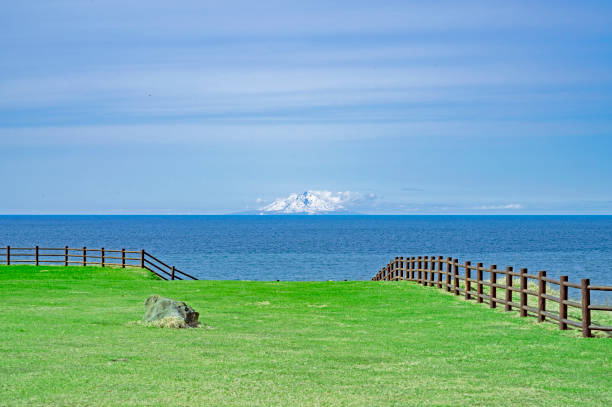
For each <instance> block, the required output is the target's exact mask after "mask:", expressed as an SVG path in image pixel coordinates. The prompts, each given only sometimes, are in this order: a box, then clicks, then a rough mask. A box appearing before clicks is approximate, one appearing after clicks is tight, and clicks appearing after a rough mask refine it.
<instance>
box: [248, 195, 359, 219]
mask: <svg viewBox="0 0 612 407" xmlns="http://www.w3.org/2000/svg"><path fill="white" fill-rule="evenodd" d="M350 194H351V193H350V192H348V191H347V192H336V193H334V192H330V191H310V190H309V191H305V192H303V193H301V194H296V193H294V194H291V195H289V196H288V197H286V198H278V199H276V200H274V202H272V203H270V204H268V205H266V206H264V207H262V208H260V209H258V210H253V211H245V212H240V213H238V214H239V215H358V213H357V212H353V211H349V210H348V209H347V208H346V207H345V203H346V202H348V201H349V200H350Z"/></svg>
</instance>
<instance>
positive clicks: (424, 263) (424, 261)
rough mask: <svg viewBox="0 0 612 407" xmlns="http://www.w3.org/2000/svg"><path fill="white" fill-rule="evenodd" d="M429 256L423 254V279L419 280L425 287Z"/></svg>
mask: <svg viewBox="0 0 612 407" xmlns="http://www.w3.org/2000/svg"><path fill="white" fill-rule="evenodd" d="M428 270H429V256H423V281H422V282H421V283H422V284H423V285H424V286H425V287H427V280H428V279H429V271H428Z"/></svg>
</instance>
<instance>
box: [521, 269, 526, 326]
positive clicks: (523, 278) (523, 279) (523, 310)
mask: <svg viewBox="0 0 612 407" xmlns="http://www.w3.org/2000/svg"><path fill="white" fill-rule="evenodd" d="M525 274H527V269H526V268H522V269H521V277H520V278H521V286H520V287H521V291H520V293H521V296H520V297H521V309H520V316H521V317H526V316H527V293H526V291H527V277H526V276H525Z"/></svg>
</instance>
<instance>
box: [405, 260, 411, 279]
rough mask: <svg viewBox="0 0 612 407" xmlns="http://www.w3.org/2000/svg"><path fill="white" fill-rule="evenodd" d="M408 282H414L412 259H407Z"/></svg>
mask: <svg viewBox="0 0 612 407" xmlns="http://www.w3.org/2000/svg"><path fill="white" fill-rule="evenodd" d="M406 280H412V257H406Z"/></svg>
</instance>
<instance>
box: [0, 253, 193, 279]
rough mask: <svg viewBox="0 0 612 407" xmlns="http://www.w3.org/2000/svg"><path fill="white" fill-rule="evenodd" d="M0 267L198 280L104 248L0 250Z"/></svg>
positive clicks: (147, 258) (148, 258) (149, 258)
mask: <svg viewBox="0 0 612 407" xmlns="http://www.w3.org/2000/svg"><path fill="white" fill-rule="evenodd" d="M0 264H7V265H11V264H34V265H36V266H38V265H41V264H48V265H63V266H101V267H106V266H111V267H112V266H115V267H121V268H126V267H139V268H143V269H147V270H149V271H150V272H151V273H153V274H155V275H157V276H158V277H159V278H161V279H162V280H185V279H190V280H197V278H195V277H194V276H192V275H190V274H187V273H185V272H184V271H181V270H179V269H177V268H176V267H174V266H170V265H168V264H166V263H164V262H163V261H161V260H159V259H158V258H157V257H155V256H153V255H151V254H150V253H148V252H146V251H145V250H144V249H141V250H125V249H120V250H110V249H105V248H104V247H102V248H100V249H91V248H88V247H85V246H83V247H78V248H73V247H68V246H65V247H61V248H56V247H39V246H35V247H11V246H4V247H0Z"/></svg>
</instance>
